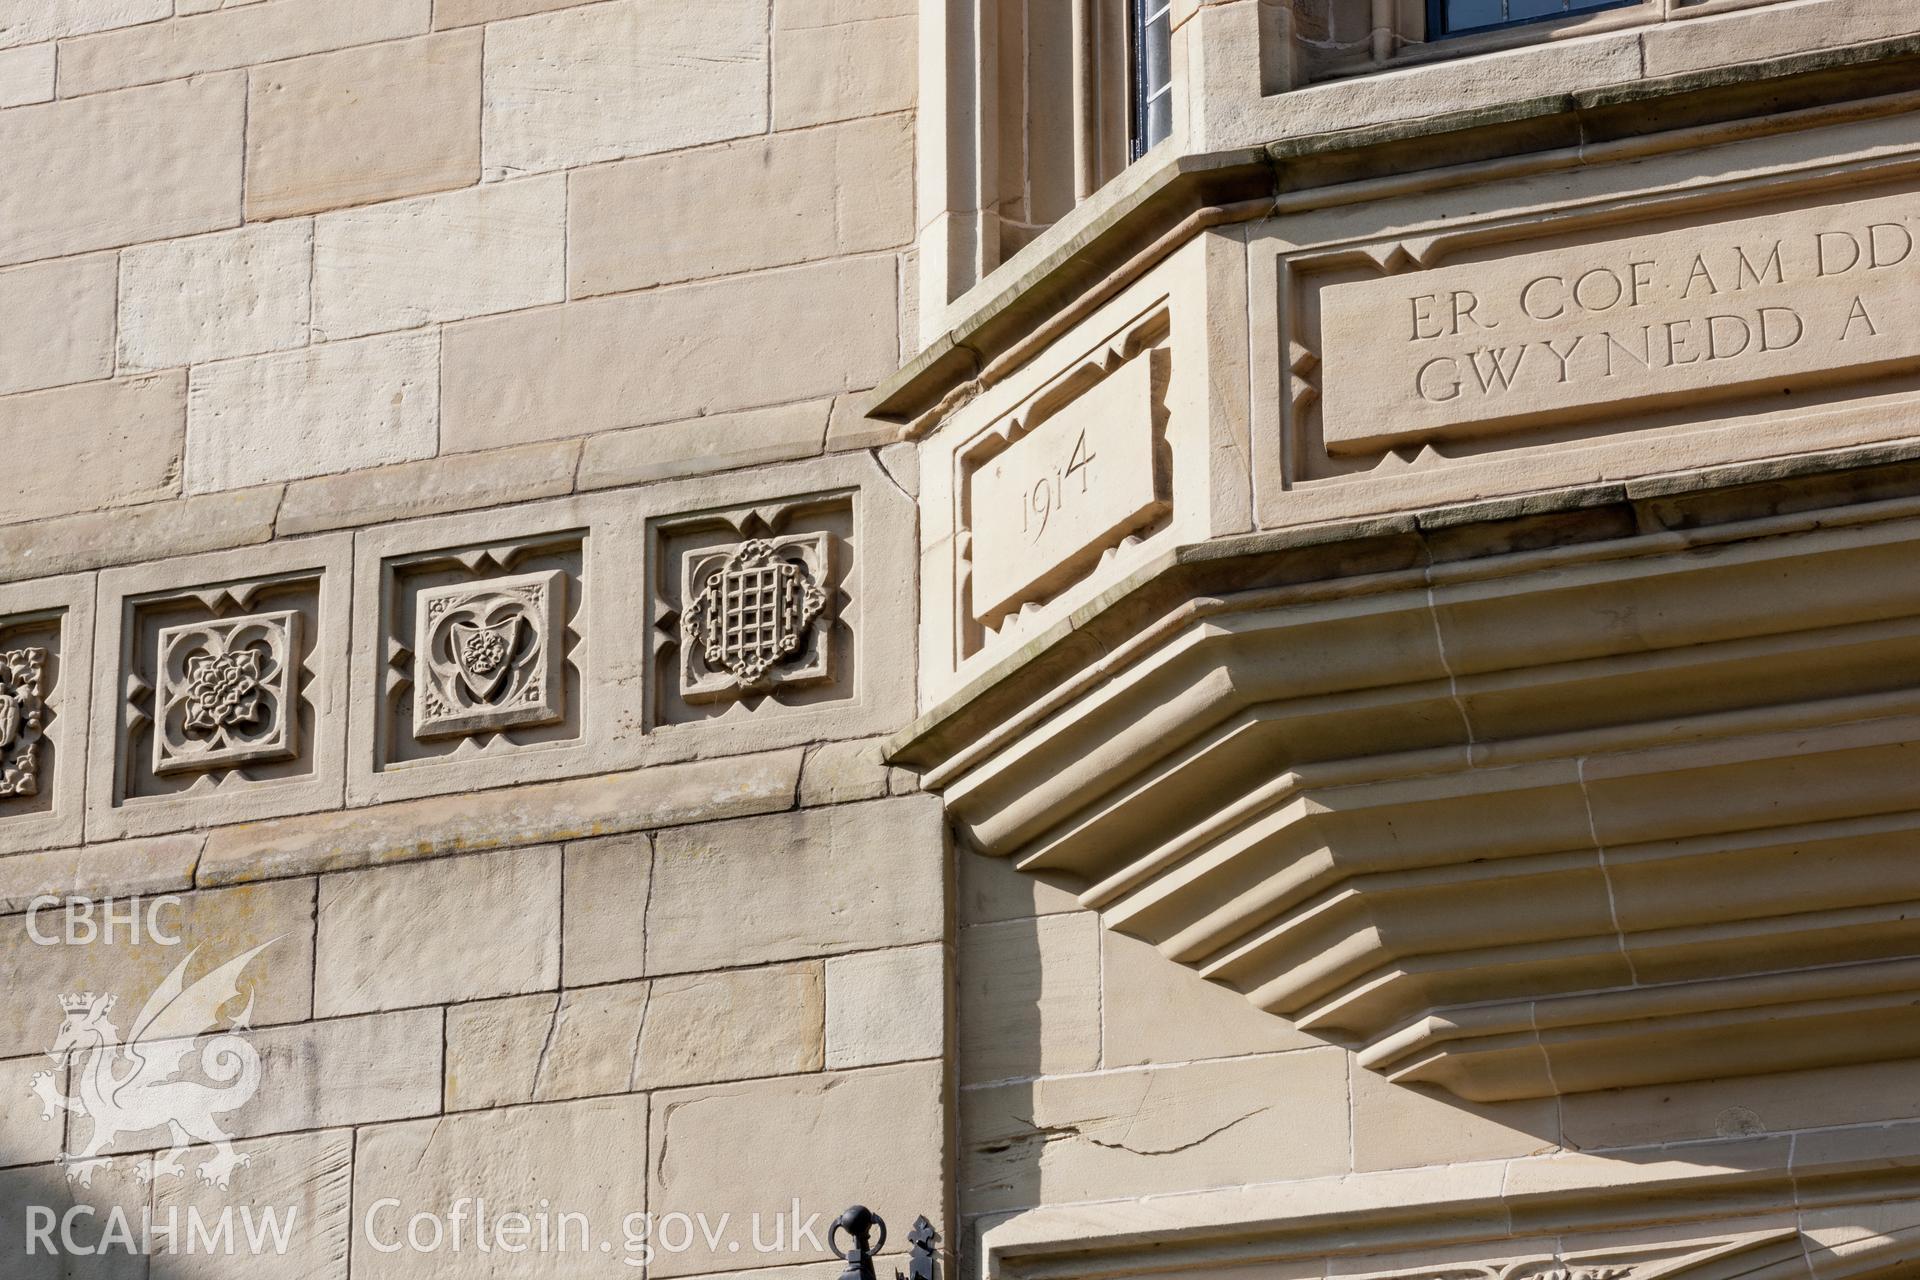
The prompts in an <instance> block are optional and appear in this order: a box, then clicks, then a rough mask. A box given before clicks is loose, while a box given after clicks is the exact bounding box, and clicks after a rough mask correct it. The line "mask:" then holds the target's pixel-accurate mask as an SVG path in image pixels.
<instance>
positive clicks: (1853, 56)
mask: <svg viewBox="0 0 1920 1280" xmlns="http://www.w3.org/2000/svg"><path fill="white" fill-rule="evenodd" d="M1401 74H1417V72H1413V71H1409V72H1402V73H1401ZM1916 86H1920V37H1900V38H1897V39H1890V40H1880V41H1873V42H1870V43H1866V44H1859V45H1850V46H1845V47H1842V48H1838V49H1828V50H1821V51H1818V52H1813V53H1804V54H1794V55H1790V56H1786V57H1781V58H1775V59H1771V60H1768V61H1763V62H1755V63H1747V64H1741V65H1736V66H1728V67H1719V68H1713V69H1710V70H1705V71H1690V72H1686V73H1682V74H1678V75H1673V76H1667V77H1662V78H1657V79H1648V80H1639V81H1633V82H1630V83H1625V84H1620V85H1614V86H1609V87H1605V88H1599V89H1587V90H1581V91H1578V92H1574V93H1555V94H1548V95H1543V96H1538V97H1533V98H1521V99H1515V100H1512V101H1509V102H1503V103H1499V104H1496V105H1493V106H1488V107H1482V108H1476V109H1472V110H1466V111H1457V112H1452V113H1445V114H1439V115H1434V116H1431V117H1428V118H1424V119H1420V120H1413V121H1405V122H1397V123H1391V124H1381V125H1372V126H1366V127H1362V128H1356V129H1340V130H1332V131H1327V132H1320V133H1312V134H1304V135H1300V136H1297V137H1291V138H1285V139H1278V140H1275V141H1272V142H1270V143H1269V144H1268V145H1267V146H1265V147H1263V148H1258V149H1246V150H1236V151H1222V152H1211V153H1191V154H1179V153H1173V152H1169V153H1168V154H1167V155H1166V156H1165V158H1159V156H1158V153H1157V152H1156V153H1155V154H1150V155H1149V156H1148V158H1147V159H1146V160H1144V161H1142V162H1141V163H1140V164H1137V165H1135V166H1134V167H1133V169H1130V170H1129V171H1128V172H1127V173H1126V174H1125V175H1124V176H1122V177H1121V178H1120V179H1119V180H1117V181H1116V182H1114V183H1111V184H1109V185H1108V186H1107V187H1104V188H1102V189H1101V190H1100V191H1098V192H1096V193H1095V194H1094V195H1093V196H1092V197H1090V198H1089V199H1088V200H1086V201H1085V202H1083V203H1082V204H1081V205H1080V206H1079V207H1077V208H1076V209H1074V211H1073V212H1072V213H1071V214H1069V215H1068V216H1067V217H1065V218H1063V219H1062V220H1061V221H1060V222H1058V223H1056V224H1055V225H1054V226H1052V227H1051V228H1049V229H1048V230H1047V231H1046V232H1045V233H1044V234H1042V235H1041V236H1040V237H1039V238H1037V239H1036V240H1034V241H1033V243H1031V244H1029V245H1027V246H1026V247H1025V248H1024V249H1022V250H1021V251H1020V252H1019V253H1017V254H1015V255H1014V256H1013V257H1011V258H1009V259H1008V260H1007V261H1006V262H1004V263H1002V264H1001V265H1000V266H999V267H998V268H996V269H995V270H994V271H993V272H992V273H991V274H989V275H988V276H987V277H986V278H985V279H984V280H982V281H981V282H980V283H979V284H978V285H976V286H974V287H973V288H972V289H971V290H969V291H968V292H967V293H966V294H965V295H963V296H962V297H961V298H960V299H958V300H957V301H956V302H954V303H953V304H952V306H951V308H950V310H951V312H952V314H954V315H955V316H956V317H957V319H956V321H955V323H954V324H953V325H952V327H951V328H949V330H948V331H947V332H946V333H945V334H942V335H941V336H940V337H939V338H936V339H935V340H934V341H933V342H931V343H929V344H927V346H925V347H924V348H923V349H922V350H921V351H920V353H919V354H918V355H917V356H915V357H914V358H913V359H912V360H910V361H909V362H907V364H906V365H905V366H903V367H902V368H901V369H900V371H899V372H898V373H896V374H895V375H894V376H893V377H892V378H890V379H888V380H887V381H886V382H885V383H883V384H882V385H881V386H880V387H879V388H877V389H876V390H875V391H874V392H873V393H872V396H871V399H870V401H869V408H868V410H867V413H868V416H869V417H872V418H875V419H878V420H880V421H884V422H892V423H897V424H904V425H905V426H906V427H907V431H906V434H908V435H916V434H919V433H921V432H922V431H924V430H926V429H930V428H931V427H932V426H933V425H937V420H938V418H939V416H940V415H941V414H942V412H943V411H944V409H945V408H947V407H949V406H951V405H953V404H956V403H958V402H960V401H962V400H964V399H965V398H966V397H967V394H968V391H969V384H970V383H976V382H984V383H987V384H991V383H993V382H997V381H998V380H999V378H1000V377H1001V376H1004V374H1005V372H1007V371H1009V367H1010V366H1014V365H1017V364H1018V363H1020V362H1023V361H1024V360H1025V358H1026V357H1027V356H1028V355H1030V354H1032V351H1033V350H1034V349H1037V348H1038V347H1039V346H1041V345H1043V344H1044V341H1045V339H1046V338H1047V337H1048V336H1049V335H1050V332H1051V331H1052V330H1053V329H1054V328H1056V327H1060V326H1062V325H1063V324H1064V323H1065V322H1066V321H1067V320H1068V319H1069V318H1070V317H1074V316H1077V315H1078V314H1079V313H1081V312H1083V311H1084V310H1086V309H1089V308H1090V307H1092V306H1094V305H1097V303H1098V302H1099V301H1100V300H1101V299H1103V298H1105V297H1107V296H1111V294H1112V293H1114V292H1117V291H1118V289H1119V288H1121V287H1122V286H1123V285H1125V284H1126V283H1128V282H1129V281H1131V280H1133V279H1135V278H1137V277H1138V276H1139V275H1140V274H1141V273H1143V272H1144V271H1146V270H1147V269H1148V268H1149V267H1151V266H1152V265H1153V264H1154V263H1156V262H1158V261H1160V260H1161V259H1162V258H1164V257H1166V256H1167V255H1168V254H1170V253H1171V252H1173V251H1174V250H1175V249H1177V248H1178V247H1179V246H1180V245H1181V244H1182V243H1185V242H1186V241H1187V240H1190V239H1192V238H1193V237H1194V236H1196V235H1199V234H1200V233H1201V232H1203V231H1205V230H1206V229H1207V228H1209V227H1214V226H1221V225H1227V224H1231V223H1238V222H1247V221H1253V220H1256V219H1259V218H1263V217H1270V216H1278V215H1282V214H1285V213H1288V212H1298V211H1302V210H1307V209H1314V208H1323V207H1328V206H1333V205H1340V204H1348V203H1354V202H1356V201H1359V200H1364V199H1368V198H1372V197H1374V196H1378V195H1383V194H1387V192H1386V191H1385V190H1383V189H1382V188H1383V187H1384V186H1386V184H1387V183H1388V181H1389V180H1395V179H1397V180H1399V184H1398V185H1396V186H1395V187H1394V191H1395V192H1396V193H1397V192H1398V191H1400V190H1403V189H1419V188H1420V187H1436V188H1437V187H1442V186H1446V185H1451V184H1452V182H1455V181H1461V180H1466V181H1475V182H1479V181H1486V180H1489V179H1491V178H1493V177H1496V176H1504V173H1505V169H1504V168H1502V169H1501V171H1500V172H1489V168H1492V167H1498V166H1501V165H1502V162H1505V164H1506V165H1508V166H1511V167H1512V170H1513V171H1514V172H1523V171H1527V170H1531V169H1549V168H1554V167H1565V166H1567V165H1572V164H1578V163H1583V162H1589V161H1591V160H1593V159H1595V158H1597V157H1595V156H1594V155H1593V154H1592V149H1594V148H1596V147H1601V146H1608V145H1612V146H1617V147H1629V146H1630V147H1631V148H1632V153H1633V154H1634V155H1636V156H1637V155H1648V154H1655V153H1659V152H1662V151H1672V150H1683V149H1686V148H1688V147H1693V146H1698V145H1701V144H1702V143H1703V142H1706V141H1710V140H1711V139H1703V138H1701V137H1700V136H1698V133H1697V131H1698V130H1701V129H1712V128H1715V127H1716V126H1727V127H1730V128H1737V129H1738V130H1739V136H1742V137H1751V136H1758V135H1761V134H1765V133H1770V132H1790V131H1795V130H1799V129H1805V128H1811V127H1815V126H1818V125H1823V124H1830V123H1834V122H1836V120H1838V119H1841V118H1846V119H1853V118H1863V117H1867V116H1873V115H1882V114H1890V113H1892V112H1895V111H1898V110H1901V109H1904V108H1906V107H1908V106H1910V105H1911V104H1910V103H1907V102H1905V101H1904V100H1901V99H1897V98H1893V97H1892V96H1891V95H1901V94H1907V93H1910V92H1912V91H1913V90H1914V89H1915V88H1916ZM1339 91H1340V85H1338V84H1327V85H1322V86H1319V87H1317V88H1312V89H1307V90H1301V91H1300V92H1307V93H1314V92H1319V93H1326V92H1334V93H1337V92H1339ZM1874 99H1881V100H1882V101H1880V102H1877V103H1876V102H1874V101H1873V100H1874ZM1823 108H1825V109H1827V110H1825V111H1822V109H1823ZM1755 117H1765V119H1755ZM1731 122H1740V123H1738V124H1737V125H1735V124H1732V123H1731ZM1448 170H1456V171H1458V172H1457V173H1449V172H1448Z"/></svg>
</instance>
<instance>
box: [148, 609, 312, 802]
mask: <svg viewBox="0 0 1920 1280" xmlns="http://www.w3.org/2000/svg"><path fill="white" fill-rule="evenodd" d="M299 652H300V615H299V614H298V613H297V612H294V611H292V610H280V611H278V612H275V613H260V614H249V615H246V616H244V617H239V618H223V619H219V620H216V621H208V622H192V623H187V624H184V625H182V626H176V627H163V628H161V630H160V635H159V667H158V671H159V676H158V680H157V682H156V687H155V692H154V707H155V716H154V719H155V727H154V732H153V771H154V772H155V773H157V774H168V773H192V772H196V771H199V770H204V769H218V768H228V767H232V766H234V765H241V764H250V763H252V762H255V761H263V760H288V759H291V758H293V757H294V756H297V755H298V754H299V753H300V744H299V732H300V729H299V716H298V712H297V710H296V698H297V697H298V692H297V676H298V672H299V657H298V655H299Z"/></svg>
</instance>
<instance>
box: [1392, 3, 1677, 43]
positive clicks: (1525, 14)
mask: <svg viewBox="0 0 1920 1280" xmlns="http://www.w3.org/2000/svg"><path fill="white" fill-rule="evenodd" d="M1639 2H1640V0H1429V6H1428V9H1429V12H1428V22H1429V30H1430V31H1431V32H1432V33H1433V34H1434V35H1442V36H1450V35H1459V34H1460V33H1462V32H1466V31H1489V30H1492V29H1493V28H1495V27H1506V26H1515V25H1518V24H1520V23H1523V22H1544V21H1546V20H1547V19H1550V18H1560V17H1565V16H1566V15H1568V14H1573V13H1590V12H1592V11H1593V10H1596V9H1615V8H1619V7H1621V6H1623V5H1629V4H1638V3H1639Z"/></svg>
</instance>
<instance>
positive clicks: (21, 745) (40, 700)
mask: <svg viewBox="0 0 1920 1280" xmlns="http://www.w3.org/2000/svg"><path fill="white" fill-rule="evenodd" d="M46 672H47V651H46V650H45V649H43V648H41V647H40V646H38V645H27V646H25V647H23V648H19V649H8V650H6V651H4V652H0V798H6V797H11V796H31V795H36V794H38V793H39V790H40V729H41V727H42V725H43V724H44V722H45V718H46V706H45V702H44V698H45V697H46Z"/></svg>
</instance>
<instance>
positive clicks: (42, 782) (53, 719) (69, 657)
mask: <svg viewBox="0 0 1920 1280" xmlns="http://www.w3.org/2000/svg"><path fill="white" fill-rule="evenodd" d="M93 642H94V575H92V574H90V573H89V574H74V575H70V576H65V577H58V578H42V579H39V580H37V581H28V582H10V583H6V584H4V585H0V650H10V649H15V648H19V647H21V646H23V645H27V646H32V647H38V648H45V649H47V650H48V651H49V652H48V658H47V665H46V669H45V671H44V672H43V674H42V677H41V686H42V687H41V691H40V698H41V702H42V708H41V717H42V725H41V729H40V730H39V741H38V746H39V748H40V750H39V752H38V759H37V761H36V773H37V777H36V779H35V786H34V789H33V792H32V794H30V795H12V796H7V797H5V798H0V854H6V853H28V852H37V851H40V850H44V849H52V848H59V847H61V846H63V845H75V844H78V843H80V839H81V833H82V831H83V830H84V828H85V815H86V776H87V731H88V720H89V717H88V708H89V706H90V705H91V700H92V692H93V688H92V685H93Z"/></svg>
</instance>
